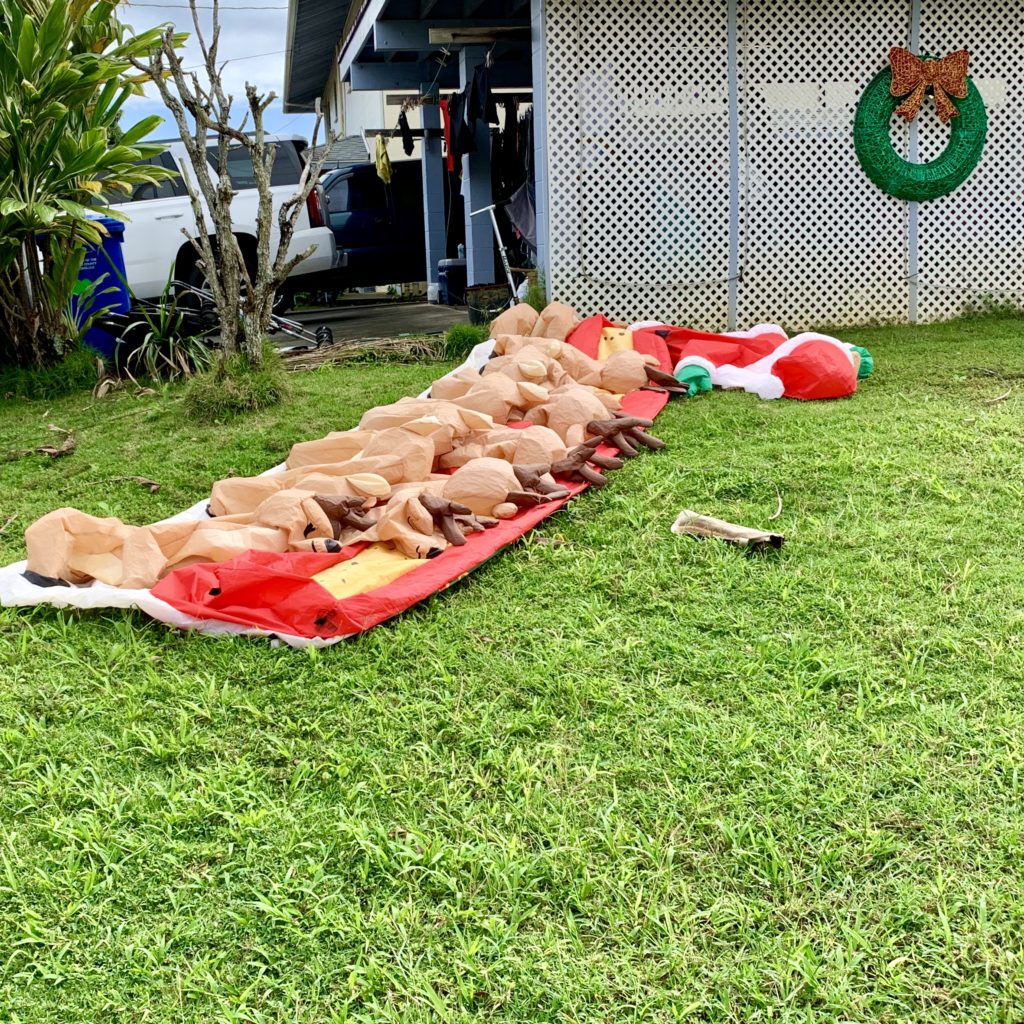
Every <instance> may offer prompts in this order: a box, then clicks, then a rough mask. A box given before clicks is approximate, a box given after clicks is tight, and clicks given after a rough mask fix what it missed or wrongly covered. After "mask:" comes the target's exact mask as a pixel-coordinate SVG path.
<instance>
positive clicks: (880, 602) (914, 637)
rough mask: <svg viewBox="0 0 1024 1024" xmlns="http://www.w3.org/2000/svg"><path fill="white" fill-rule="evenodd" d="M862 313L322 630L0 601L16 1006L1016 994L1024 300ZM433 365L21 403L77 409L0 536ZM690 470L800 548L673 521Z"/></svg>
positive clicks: (407, 386)
mask: <svg viewBox="0 0 1024 1024" xmlns="http://www.w3.org/2000/svg"><path fill="white" fill-rule="evenodd" d="M842 336H843V337H844V339H845V340H848V341H851V342H857V343H860V344H863V345H864V346H865V347H867V348H869V349H870V350H871V351H872V353H873V354H874V356H875V357H876V359H877V362H878V371H877V373H876V374H875V376H874V377H873V378H872V379H871V380H870V381H868V382H866V383H865V384H864V386H863V388H862V390H861V392H860V393H859V394H858V395H857V396H856V397H854V398H852V399H849V400H846V401H841V402H820V403H803V402H785V401H780V402H759V401H757V400H756V399H755V398H753V397H752V396H750V395H745V394H742V393H732V392H727V393H715V394H713V395H708V396H705V397H703V398H700V399H697V400H695V401H674V402H673V403H672V404H670V405H669V407H668V408H667V409H666V410H665V412H664V413H663V414H662V415H661V416H660V417H659V419H658V423H657V426H656V429H655V432H656V433H657V434H658V435H659V436H662V437H664V438H665V439H666V440H667V441H668V442H669V444H670V447H669V448H668V450H667V451H665V452H663V453H661V454H659V455H650V456H649V455H646V454H645V455H643V456H642V457H641V458H639V459H634V460H631V461H630V462H629V463H628V464H627V465H626V467H625V468H624V469H622V470H620V471H618V473H615V474H612V480H611V482H610V484H609V485H608V487H606V488H605V489H604V490H603V491H590V492H588V493H586V494H584V495H581V496H580V497H579V498H578V499H576V500H574V501H573V502H571V503H570V504H569V505H568V506H567V507H566V508H565V509H564V510H562V511H560V512H558V513H557V514H556V515H555V516H553V517H552V518H551V519H549V520H546V521H545V522H544V523H543V524H541V526H540V527H539V528H538V529H537V531H535V532H534V533H533V534H531V535H530V536H528V537H527V538H525V539H524V540H523V541H522V542H521V543H519V544H516V545H515V546H514V547H512V548H509V549H508V550H506V551H504V552H502V553H501V554H499V555H497V556H495V557H494V558H492V559H491V560H490V561H489V562H488V563H487V564H486V565H484V566H481V567H480V568H479V569H478V570H477V571H476V572H474V573H473V574H472V575H470V576H468V577H467V578H465V579H464V580H462V581H460V582H459V583H458V584H457V585H455V586H453V587H451V588H450V589H449V590H447V591H445V592H444V593H442V594H439V595H437V596H436V597H434V598H432V599H430V600H429V601H427V602H426V603H424V604H423V605H422V606H420V607H417V608H415V609H413V610H412V611H410V612H409V613H407V614H405V615H403V616H401V617H400V618H397V619H395V620H393V621H392V622H390V623H387V624H386V625H383V626H380V627H378V628H377V629H375V630H373V631H371V632H369V633H367V634H365V635H363V636H360V637H357V638H353V639H351V640H346V641H344V642H342V643H340V644H338V645H337V646H335V647H331V648H329V649H327V650H321V651H316V650H310V651H293V650H288V649H283V648H274V647H272V646H271V645H270V644H268V643H267V642H265V641H256V640H252V639H249V638H224V637H217V638H210V637H196V636H189V635H187V634H182V633H181V632H179V631H177V630H173V629H168V628H166V627H164V626H161V625H156V624H153V623H152V622H150V621H148V620H147V619H146V618H145V617H143V616H142V615H140V614H133V613H130V612H124V611H120V610H112V611H109V612H102V613H81V614H79V613H74V612H57V611H54V610H52V609H38V610H22V609H0V665H2V666H3V670H2V671H0V836H2V837H3V838H2V841H0V855H2V856H0V949H2V950H3V958H2V964H3V966H2V970H3V972H4V979H5V982H6V986H5V987H4V988H3V997H2V1003H3V1011H2V1012H0V1017H6V1018H9V1019H10V1020H11V1021H23V1022H25V1024H28V1022H31V1024H86V1022H96V1024H108V1022H112V1021H120V1020H126V1021H129V1020H133V1019H134V1020H144V1021H146V1022H147V1024H212V1022H220V1021H224V1022H228V1021H231V1022H241V1021H245V1022H252V1024H279V1022H285V1021H287V1022H289V1024H340V1022H343V1021H348V1022H351V1024H370V1022H373V1024H427V1022H438V1024H440V1022H447V1024H484V1022H486V1024H514V1022H525V1021H529V1022H531V1024H570V1022H572V1024H591V1022H594V1024H597V1022H615V1024H620V1022H621V1024H627V1022H629V1024H640V1022H643V1024H671V1022H687V1024H690V1022H692V1024H762V1022H763V1024H769V1022H770V1024H836V1022H840V1021H849V1022H854V1021H855V1022H865V1024H866V1022H878V1024H903V1022H912V1024H978V1022H984V1024H997V1022H998V1024H1011V1022H1015V1021H1020V1020H1021V1019H1022V1018H1024V962H1022V957H1021V950H1022V948H1024V903H1022V900H1021V892H1022V891H1024V858H1022V857H1021V836H1022V833H1024V810H1022V806H1024V801H1022V784H1024V783H1022V778H1024V776H1022V765H1024V643H1022V642H1021V637H1022V631H1024V613H1022V607H1024V598H1022V584H1021V570H1020V546H1021V545H1020V539H1019V537H1018V535H1017V533H1016V531H1015V530H1014V529H1013V528H1012V526H1011V528H1008V524H1012V523H1014V522H1016V521H1017V519H1018V517H1019V510H1020V508H1021V505H1022V503H1024V480H1022V478H1021V474H1020V471H1019V469H1020V450H1021V436H1022V426H1021V422H1022V419H1021V417H1022V413H1024V388H1022V387H1018V386H1017V385H1018V384H1020V381H1019V380H1018V377H1019V376H1020V375H1021V374H1024V323H1022V322H1021V321H1020V320H1013V321H984V322H981V321H979V322H959V323H956V324H942V325H937V326H933V327H927V328H924V327H922V328H899V329H893V328H880V329H878V330H872V331H856V332H850V331H848V332H843V335H842ZM976 366H985V367H992V368H994V369H995V370H997V371H998V373H999V374H1000V375H1001V376H1002V377H1003V378H1004V379H1006V380H1007V381H1008V382H1009V383H1013V384H1014V385H1015V387H1014V392H1013V394H1012V395H1011V397H1010V398H1008V399H1007V400H1006V401H1003V402H1000V403H998V404H995V405H989V404H987V403H988V402H989V401H990V400H991V399H992V398H994V397H996V396H997V395H999V394H1000V393H1001V392H1003V391H1004V390H1005V388H1006V386H1008V385H1004V384H1003V383H1002V382H1001V381H999V380H996V379H995V378H993V377H991V376H987V375H985V374H981V373H978V372H977V371H975V370H973V369H972V367H976ZM444 369H446V367H442V366H438V365H408V366H403V365H392V366H386V367H384V366H382V367H377V368H372V367H368V366H344V367H341V368H332V369H327V370H323V371H319V372H316V373H306V374H294V375H293V376H292V377H291V378H290V382H291V384H292V388H293V390H294V397H293V400H292V401H290V402H288V403H287V404H286V405H284V406H279V407H276V408H274V409H272V410H268V411H265V412H262V413H254V414H252V415H251V416H247V417H245V418H244V419H239V420H236V421H234V422H231V423H228V424H223V423H222V424H220V425H213V426H204V425H201V424H197V423H194V422H191V421H186V420H185V418H184V417H183V416H182V415H181V409H180V395H181V393H182V390H183V389H182V388H180V387H178V386H174V387H169V388H167V389H166V392H163V391H162V392H161V393H160V394H158V395H153V396H149V397H146V398H141V399H136V398H132V397H131V396H129V395H127V394H121V395H112V396H111V397H110V398H109V399H106V400H104V401H103V402H99V403H97V402H93V401H91V400H90V399H88V398H87V397H86V396H76V397H74V398H70V399H65V400H62V401H59V402H56V403H49V402H47V403H45V404H44V403H27V402H19V403H12V404H11V405H9V406H8V407H7V408H5V409H4V410H3V412H2V414H0V452H4V451H7V450H9V449H13V448H28V447H32V446H34V445H36V444H40V443H43V442H44V441H46V440H49V439H51V438H52V435H49V437H47V435H46V431H45V424H46V423H47V422H55V423H57V424H59V425H61V426H63V427H66V428H74V429H75V431H76V437H77V438H78V440H79V445H78V449H77V451H76V452H75V453H74V454H72V455H70V456H68V457H67V458H66V459H62V460H60V461H59V462H57V463H54V462H51V461H47V460H43V459H22V460H19V461H17V462H13V463H9V464H7V465H5V466H4V468H3V484H4V486H3V496H2V499H0V504H2V506H3V518H2V519H0V524H2V522H3V521H4V520H5V519H6V518H7V516H9V515H12V514H17V516H18V519H17V521H16V523H14V524H12V526H11V527H10V528H8V530H7V531H6V532H5V533H4V534H3V535H2V536H0V562H9V561H13V560H15V559H18V558H22V557H24V548H23V545H22V543H21V539H20V531H21V530H23V529H24V528H25V527H26V526H27V525H28V524H29V523H31V522H32V520H33V519H34V518H36V517H37V516H39V515H42V514H43V513H45V512H48V511H50V510H51V509H53V508H54V507H56V506H60V505H74V506H78V507H81V508H83V509H84V510H85V511H87V512H90V513H93V514H96V515H117V516H121V517H123V518H126V519H128V520H129V521H131V522H136V523H138V522H151V521H154V520H156V519H160V518H162V517H163V516H167V515H170V514H172V513H174V512H177V511H179V510H180V509H182V508H184V507H186V506H188V505H190V504H191V503H192V502H194V501H197V500H200V499H202V498H205V497H207V496H208V495H209V488H210V484H211V481H213V480H216V479H219V478H221V477H224V476H227V475H228V474H231V473H234V474H241V475H250V474H255V473H259V472H261V471H262V470H264V469H267V468H268V467H270V466H271V465H274V464H275V463H277V462H280V461H282V460H283V459H284V458H285V456H286V455H287V452H288V450H289V447H290V446H291V445H292V444H293V443H294V442H295V441H298V440H303V439H306V438H314V437H319V436H322V435H323V434H326V433H327V432H328V431H331V430H343V429H346V428H348V427H352V426H354V425H355V424H356V423H357V422H358V420H359V417H360V415H361V414H362V413H363V411H364V410H365V409H366V408H367V407H368V406H370V405H373V404H376V403H387V402H392V401H395V400H396V399H398V398H400V397H401V396H403V395H410V394H416V393H418V392H419V391H421V390H422V389H424V388H425V387H427V386H428V385H429V383H430V382H431V381H432V380H434V379H435V378H436V377H437V376H438V375H439V374H440V373H442V372H444ZM44 414H45V416H46V418H44ZM128 474H140V475H142V476H144V477H147V478H149V479H152V480H156V481H159V482H160V483H161V485H162V486H161V489H160V491H159V492H158V493H157V494H151V493H150V492H149V491H148V490H147V489H145V488H141V487H139V486H138V485H137V484H136V483H134V482H131V481H128V480H124V479H123V478H124V477H125V476H127V475H128ZM776 487H778V489H779V492H780V493H781V495H782V499H783V509H782V513H781V515H780V516H779V518H778V520H777V521H776V522H774V523H772V524H769V523H768V522H767V520H768V518H769V517H771V516H773V515H774V514H775V512H776V509H777V501H778V499H777V495H776ZM684 507H690V508H695V509H698V510H700V511H702V512H706V513H708V514H712V515H719V516H721V517H723V518H726V519H729V520H732V521H734V522H741V523H749V524H750V525H752V526H768V525H772V526H775V527H777V528H779V529H781V530H782V531H783V532H784V533H786V534H787V536H788V541H787V544H786V547H785V548H784V549H783V550H782V551H781V552H779V554H778V556H773V557H768V558H748V557H745V556H744V555H743V554H742V553H741V552H739V551H736V550H733V549H731V548H728V547H726V546H725V545H722V544H718V543H714V542H706V543H700V542H697V541H693V540H689V539H684V538H680V537H673V536H672V535H671V534H670V533H669V526H670V524H671V523H672V521H673V520H674V518H675V517H676V515H677V514H678V512H679V511H680V510H681V509H682V508H684Z"/></svg>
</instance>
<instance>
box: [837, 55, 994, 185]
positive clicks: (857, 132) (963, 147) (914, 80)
mask: <svg viewBox="0 0 1024 1024" xmlns="http://www.w3.org/2000/svg"><path fill="white" fill-rule="evenodd" d="M890 60H891V64H892V66H891V67H888V68H886V69H885V70H884V71H882V72H880V73H879V74H878V75H876V76H875V77H874V78H873V79H872V80H871V82H870V83H869V84H868V87H867V88H866V89H865V90H864V94H863V95H862V96H861V99H860V103H859V104H858V106H857V116H856V118H855V119H854V125H853V141H854V147H855V148H856V151H857V158H858V159H859V160H860V164H861V167H863V168H864V173H865V174H867V176H868V177H869V178H870V179H871V180H872V181H873V182H874V183H875V184H876V185H877V186H878V187H879V188H880V189H881V190H882V191H883V192H887V193H888V194H889V195H891V196H895V197H896V198H897V199H907V200H913V201H917V202H927V201H928V200H930V199H939V198H940V197H942V196H945V195H949V193H950V192H953V191H954V190H955V189H957V188H959V187H960V186H961V185H962V184H963V183H964V182H965V181H966V180H967V179H968V178H969V177H970V176H971V173H972V172H973V171H974V168H975V167H977V166H978V161H979V160H980V159H981V154H982V152H983V151H984V149H985V138H986V135H987V133H988V114H987V112H986V110H985V101H984V100H983V99H982V98H981V93H979V92H978V89H977V86H975V84H974V83H973V82H972V81H971V80H970V78H968V77H967V64H968V60H969V54H968V53H967V51H966V50H960V51H958V52H957V53H955V54H950V56H948V57H946V58H944V59H943V60H929V59H922V58H920V57H916V56H914V55H913V54H911V53H910V52H909V51H908V50H902V49H894V50H893V51H892V53H891V54H890ZM929 89H931V90H932V91H933V92H934V94H935V104H936V109H937V110H938V113H939V117H940V118H941V119H942V121H943V122H944V123H946V124H949V125H950V126H951V128H950V138H949V145H948V146H947V147H946V148H945V150H943V152H942V153H941V155H940V156H939V157H938V158H937V159H935V160H932V161H931V162H930V163H924V164H915V163H911V162H910V161H909V160H905V159H904V158H903V157H902V156H900V155H899V154H898V153H897V152H896V150H895V149H893V146H892V142H891V141H890V137H889V126H890V124H891V122H892V117H893V114H895V113H897V112H898V113H900V114H901V115H902V116H904V117H905V118H906V119H907V120H908V121H913V120H914V119H915V118H916V117H917V115H918V114H919V113H920V110H921V104H922V103H923V101H924V96H925V93H926V92H927V91H928V90H929ZM908 94H909V97H908ZM951 96H953V97H956V98H958V99H959V100H960V101H961V102H960V103H959V105H955V104H954V103H953V101H952V99H951V98H950V97H951Z"/></svg>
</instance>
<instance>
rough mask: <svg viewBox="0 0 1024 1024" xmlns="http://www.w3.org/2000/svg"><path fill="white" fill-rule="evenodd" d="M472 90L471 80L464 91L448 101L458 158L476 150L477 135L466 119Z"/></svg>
mask: <svg viewBox="0 0 1024 1024" xmlns="http://www.w3.org/2000/svg"><path fill="white" fill-rule="evenodd" d="M472 91H473V83H472V82H469V83H468V84H467V85H466V87H465V89H463V90H462V92H457V93H455V95H454V96H452V98H451V99H450V100H449V101H448V114H449V116H450V117H451V122H452V127H451V133H452V150H453V152H454V154H455V158H456V160H458V159H459V158H460V157H461V156H462V155H463V154H464V153H475V152H476V135H475V133H474V131H473V129H472V127H471V126H470V124H469V122H468V121H467V120H466V111H467V108H468V106H469V97H470V94H471V93H472Z"/></svg>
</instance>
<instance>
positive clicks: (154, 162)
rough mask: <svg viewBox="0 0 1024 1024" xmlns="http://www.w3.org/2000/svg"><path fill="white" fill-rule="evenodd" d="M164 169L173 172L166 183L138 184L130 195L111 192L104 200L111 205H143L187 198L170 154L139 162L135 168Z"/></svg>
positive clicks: (144, 182) (162, 154) (183, 183)
mask: <svg viewBox="0 0 1024 1024" xmlns="http://www.w3.org/2000/svg"><path fill="white" fill-rule="evenodd" d="M147 165H149V166H153V167H166V168H167V169H168V170H169V171H174V177H173V178H168V179H167V180H166V181H157V182H148V181H143V182H139V184H138V185H135V186H134V187H133V188H132V191H131V194H130V195H129V194H127V193H125V192H122V191H111V192H109V193H107V194H106V199H107V201H108V202H111V203H145V202H148V201H149V200H151V199H173V198H174V197H175V196H187V195H188V192H187V191H186V189H185V182H184V181H182V180H181V175H180V174H179V173H178V165H177V164H176V163H175V162H174V157H173V156H171V154H170V153H160V154H158V155H157V156H152V157H149V159H147V160H139V161H137V162H136V165H135V166H136V167H145V166H147Z"/></svg>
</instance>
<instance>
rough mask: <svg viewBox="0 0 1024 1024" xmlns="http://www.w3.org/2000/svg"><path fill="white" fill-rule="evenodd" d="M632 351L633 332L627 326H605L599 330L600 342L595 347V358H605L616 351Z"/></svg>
mask: <svg viewBox="0 0 1024 1024" xmlns="http://www.w3.org/2000/svg"><path fill="white" fill-rule="evenodd" d="M632 351H633V332H632V331H631V330H630V329H629V328H628V327H606V328H605V329H604V330H603V331H602V332H601V343H600V344H599V345H598V347H597V358H598V359H607V358H608V357H609V356H613V355H615V353H616V352H632Z"/></svg>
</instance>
